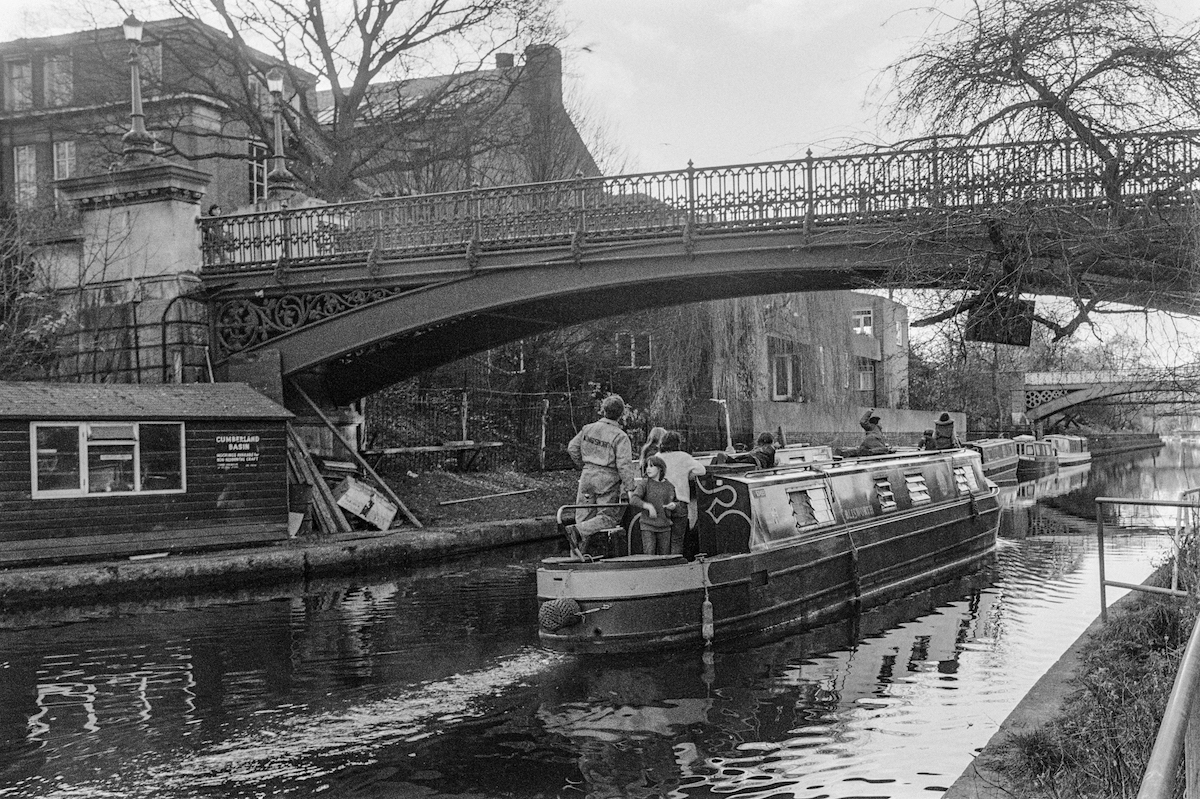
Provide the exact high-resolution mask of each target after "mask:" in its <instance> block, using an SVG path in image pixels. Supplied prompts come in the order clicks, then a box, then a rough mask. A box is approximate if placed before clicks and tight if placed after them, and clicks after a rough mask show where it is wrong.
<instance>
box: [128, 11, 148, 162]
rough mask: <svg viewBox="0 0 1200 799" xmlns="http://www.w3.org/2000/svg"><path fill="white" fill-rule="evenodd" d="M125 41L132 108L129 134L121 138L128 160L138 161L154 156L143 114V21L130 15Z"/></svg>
mask: <svg viewBox="0 0 1200 799" xmlns="http://www.w3.org/2000/svg"><path fill="white" fill-rule="evenodd" d="M121 27H122V28H123V29H124V31H125V41H127V42H129V89H130V96H131V98H132V108H131V110H130V112H129V121H130V125H129V132H127V133H126V134H125V135H124V136H122V137H121V141H122V142H123V144H124V146H123V147H122V148H121V152H122V154H123V155H124V156H125V158H126V160H138V159H142V158H145V157H149V156H153V155H154V137H153V136H151V135H150V134H149V133H148V132H147V131H146V115H145V114H143V113H142V73H141V65H142V64H141V47H142V21H141V20H140V19H138V18H137V17H135V16H134V15H133V14H130V15H129V16H128V17H127V18H126V19H125V22H123V23H122V24H121Z"/></svg>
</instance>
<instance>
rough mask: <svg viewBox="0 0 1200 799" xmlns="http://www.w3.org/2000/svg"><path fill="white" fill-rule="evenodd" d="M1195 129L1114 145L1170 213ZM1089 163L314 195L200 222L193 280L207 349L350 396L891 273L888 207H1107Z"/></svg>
mask: <svg viewBox="0 0 1200 799" xmlns="http://www.w3.org/2000/svg"><path fill="white" fill-rule="evenodd" d="M1197 141H1200V139H1198V138H1197V136H1195V135H1193V133H1192V132H1180V133H1176V134H1158V135H1155V136H1140V137H1126V138H1122V139H1119V140H1114V146H1115V147H1116V149H1117V150H1118V151H1119V152H1121V153H1122V164H1123V170H1124V171H1123V175H1124V185H1125V187H1126V196H1127V197H1135V198H1141V199H1142V202H1143V205H1144V206H1146V207H1147V208H1151V207H1152V208H1153V210H1155V211H1156V212H1162V213H1171V212H1173V211H1172V209H1179V208H1182V207H1186V206H1188V205H1190V204H1191V203H1192V201H1193V195H1192V188H1193V185H1194V180H1193V178H1194V176H1195V175H1197V174H1198V173H1200V152H1198V146H1197V143H1196V142H1197ZM1100 172H1101V170H1100V168H1099V165H1098V164H1097V162H1096V159H1095V157H1094V156H1093V155H1091V154H1090V153H1089V152H1087V151H1086V150H1084V149H1083V148H1082V147H1080V146H1079V145H1077V144H1074V143H1070V142H1057V141H1046V142H1025V143H1013V144H1004V145H982V146H971V147H953V148H939V147H936V146H930V147H925V148H921V149H911V150H893V151H873V152H870V153H864V154H854V155H834V156H824V157H813V156H811V154H810V155H809V156H808V157H806V158H802V159H797V160H791V161H781V162H773V163H759V164H748V165H739V166H727V167H714V168H703V169H701V168H694V167H692V166H690V165H689V167H688V168H686V169H682V170H676V171H669V172H654V173H644V174H636V175H620V176H614V177H597V178H579V179H576V180H564V181H556V182H551V183H541V184H528V185H520V186H501V187H494V188H478V189H473V190H468V191H459V192H447V193H442V194H431V195H420V196H413V197H397V198H386V199H377V200H371V201H363V202H353V203H340V204H309V205H307V207H296V208H291V209H285V210H282V211H274V212H263V213H252V214H238V215H233V216H226V217H218V218H204V219H202V220H201V222H200V225H201V234H202V241H203V244H202V250H203V266H202V271H201V275H202V277H203V279H204V283H205V285H206V287H207V291H208V296H209V297H210V311H211V313H210V317H211V319H212V320H213V326H214V327H213V330H214V338H215V350H216V357H217V359H218V362H231V361H236V360H237V359H239V358H247V357H248V358H250V359H253V358H255V357H256V353H263V352H265V351H268V350H273V351H275V352H277V353H278V355H279V361H280V365H281V370H282V374H283V376H285V377H287V376H292V375H297V374H300V373H304V372H310V373H311V372H318V373H320V374H321V375H322V377H323V379H322V382H323V383H324V384H325V386H326V387H327V388H328V391H329V398H330V399H331V400H333V401H334V402H337V403H344V402H347V401H350V400H353V399H355V398H357V397H361V396H364V395H366V394H368V393H370V392H372V391H374V390H377V389H379V388H381V387H383V386H386V385H389V384H391V383H394V382H396V381H397V380H400V379H403V378H404V377H407V376H410V375H412V374H415V373H417V372H420V371H422V370H424V369H428V368H431V367H434V366H437V365H440V364H443V363H447V362H450V361H453V360H456V359H458V358H461V357H464V356H466V355H470V354H472V353H475V352H479V351H482V350H485V349H488V348H490V347H494V346H497V345H499V344H502V343H504V342H507V341H512V340H516V339H519V338H523V337H526V336H529V335H532V334H536V333H539V332H542V331H546V330H549V329H553V328H556V327H562V326H567V325H572V324H577V323H580V322H585V321H590V320H593V319H597V318H602V317H606V316H613V315H617V314H620V313H624V312H628V311H632V310H638V309H642V308H648V307H657V306H662V305H671V304H678V303H684V302H693V301H698V300H706V299H717V298H725V297H736V296H748V295H755V294H767V293H774V292H789V291H807V290H818V289H820V290H829V289H847V288H861V287H864V286H868V285H875V286H879V285H892V286H896V285H898V282H900V283H902V282H903V281H902V278H900V277H897V275H898V274H899V273H897V272H896V271H895V268H896V266H897V265H898V264H899V263H900V262H902V261H904V260H905V259H906V258H907V257H908V256H909V255H910V254H911V251H910V250H909V249H906V244H905V241H904V239H903V236H901V235H898V234H897V231H898V230H900V225H901V223H905V222H912V221H917V222H920V221H921V219H922V218H924V217H927V218H929V219H935V220H944V219H946V218H948V215H957V216H956V217H955V218H958V219H968V220H969V219H970V218H971V215H972V214H978V213H979V212H981V211H983V210H985V209H987V208H989V207H994V206H997V205H1001V204H1009V203H1014V202H1052V203H1055V204H1057V205H1061V204H1063V203H1066V204H1070V205H1073V206H1076V207H1078V208H1079V209H1080V210H1081V211H1083V212H1087V211H1088V210H1097V211H1102V210H1103V208H1104V206H1105V200H1104V197H1103V191H1102V187H1101V185H1100V182H1099V178H1098V175H1099V174H1100ZM967 227H969V225H968V226H967ZM958 235H960V236H961V235H962V234H958ZM980 235H981V240H980V242H979V244H980V247H981V248H984V247H986V242H985V241H984V240H983V239H982V231H980ZM942 267H943V270H944V273H945V274H946V275H949V274H951V273H952V272H953V265H952V264H944V265H942ZM910 279H911V278H910ZM1091 279H1092V283H1091V285H1090V286H1089V287H1087V288H1088V289H1090V290H1091V291H1093V292H1094V293H1096V294H1098V295H1099V296H1110V297H1111V296H1114V295H1118V296H1123V297H1124V296H1128V295H1129V292H1130V288H1131V283H1136V280H1134V281H1131V278H1130V276H1129V275H1128V274H1124V273H1121V272H1117V271H1115V270H1114V273H1113V274H1106V273H1104V272H1103V271H1102V270H1100V271H1097V272H1095V273H1094V274H1093V277H1092V278H1091ZM1176 282H1177V283H1178V285H1171V284H1168V285H1164V284H1163V283H1161V282H1159V283H1156V284H1155V285H1154V286H1153V288H1154V291H1155V296H1156V297H1157V298H1158V300H1157V301H1158V302H1159V303H1160V304H1161V303H1162V302H1170V301H1171V300H1169V299H1164V298H1171V297H1174V298H1175V306H1176V307H1175V309H1176V310H1180V309H1186V310H1192V304H1191V303H1192V293H1191V275H1190V273H1189V274H1187V275H1181V276H1177V279H1176ZM1133 288H1134V289H1136V288H1137V285H1134V286H1133ZM1134 294H1135V295H1136V291H1135V292H1134Z"/></svg>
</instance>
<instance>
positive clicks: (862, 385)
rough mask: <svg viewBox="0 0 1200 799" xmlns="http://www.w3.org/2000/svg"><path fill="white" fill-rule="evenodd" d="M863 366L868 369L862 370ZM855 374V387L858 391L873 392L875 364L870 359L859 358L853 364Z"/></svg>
mask: <svg viewBox="0 0 1200 799" xmlns="http://www.w3.org/2000/svg"><path fill="white" fill-rule="evenodd" d="M864 366H869V367H870V368H867V369H864V368H863V367H864ZM855 367H856V368H855V370H854V371H855V374H857V375H858V380H857V385H858V390H859V391H874V390H875V362H874V361H873V360H871V359H870V358H862V357H860V358H859V359H858V360H857V361H856V363H855Z"/></svg>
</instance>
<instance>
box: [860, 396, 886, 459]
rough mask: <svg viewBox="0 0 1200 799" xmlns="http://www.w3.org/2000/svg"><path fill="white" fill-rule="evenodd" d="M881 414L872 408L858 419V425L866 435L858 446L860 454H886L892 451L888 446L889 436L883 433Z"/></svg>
mask: <svg viewBox="0 0 1200 799" xmlns="http://www.w3.org/2000/svg"><path fill="white" fill-rule="evenodd" d="M881 421H882V420H881V419H880V418H879V414H877V413H875V409H874V408H871V409H870V410H869V411H867V412H866V413H864V414H863V415H862V418H861V419H859V420H858V426H859V427H861V428H862V429H863V432H864V433H865V435H864V436H863V440H862V443H861V444H859V446H858V453H857V454H859V455H886V454H888V453H889V452H891V451H892V448H891V447H889V446H888V443H887V438H885V437H884V435H883V425H881V424H880V422H881Z"/></svg>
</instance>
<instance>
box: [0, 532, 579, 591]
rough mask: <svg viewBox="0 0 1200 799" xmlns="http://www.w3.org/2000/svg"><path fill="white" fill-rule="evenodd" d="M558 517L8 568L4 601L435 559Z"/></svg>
mask: <svg viewBox="0 0 1200 799" xmlns="http://www.w3.org/2000/svg"><path fill="white" fill-rule="evenodd" d="M556 536H557V531H556V527H555V521H554V517H552V516H538V517H534V518H528V519H513V520H506V521H494V522H486V523H479V522H476V523H470V524H465V525H455V526H440V527H423V528H419V529H417V528H412V527H403V528H397V529H392V530H387V531H383V532H375V531H368V530H361V531H354V532H350V533H342V534H338V535H333V536H325V537H322V538H320V539H301V538H294V539H290V540H288V541H285V542H281V543H279V544H275V545H267V546H256V547H244V548H239V549H229V550H208V551H202V552H190V553H170V552H168V553H153V554H150V555H135V556H133V557H130V558H120V559H111V560H102V561H88V562H80V563H62V564H54V565H46V566H19V567H11V568H6V569H0V608H3V607H14V606H22V605H44V604H57V603H70V602H76V601H96V600H103V599H108V598H114V599H115V598H125V597H130V596H156V595H166V594H177V593H181V592H186V591H191V590H198V589H204V590H213V589H225V588H229V589H236V588H243V587H247V586H262V585H265V584H270V583H275V582H278V583H284V582H294V581H297V580H308V579H312V578H315V577H320V576H329V575H337V574H345V573H353V572H360V571H364V572H365V571H370V570H372V569H380V568H395V567H404V566H410V565H415V564H419V563H429V562H433V561H437V560H443V559H446V558H452V557H457V556H460V555H466V554H469V553H472V552H479V551H483V550H488V549H495V548H498V547H505V546H511V545H516V544H524V543H531V542H535V541H541V540H547V539H552V538H554V537H556Z"/></svg>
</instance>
